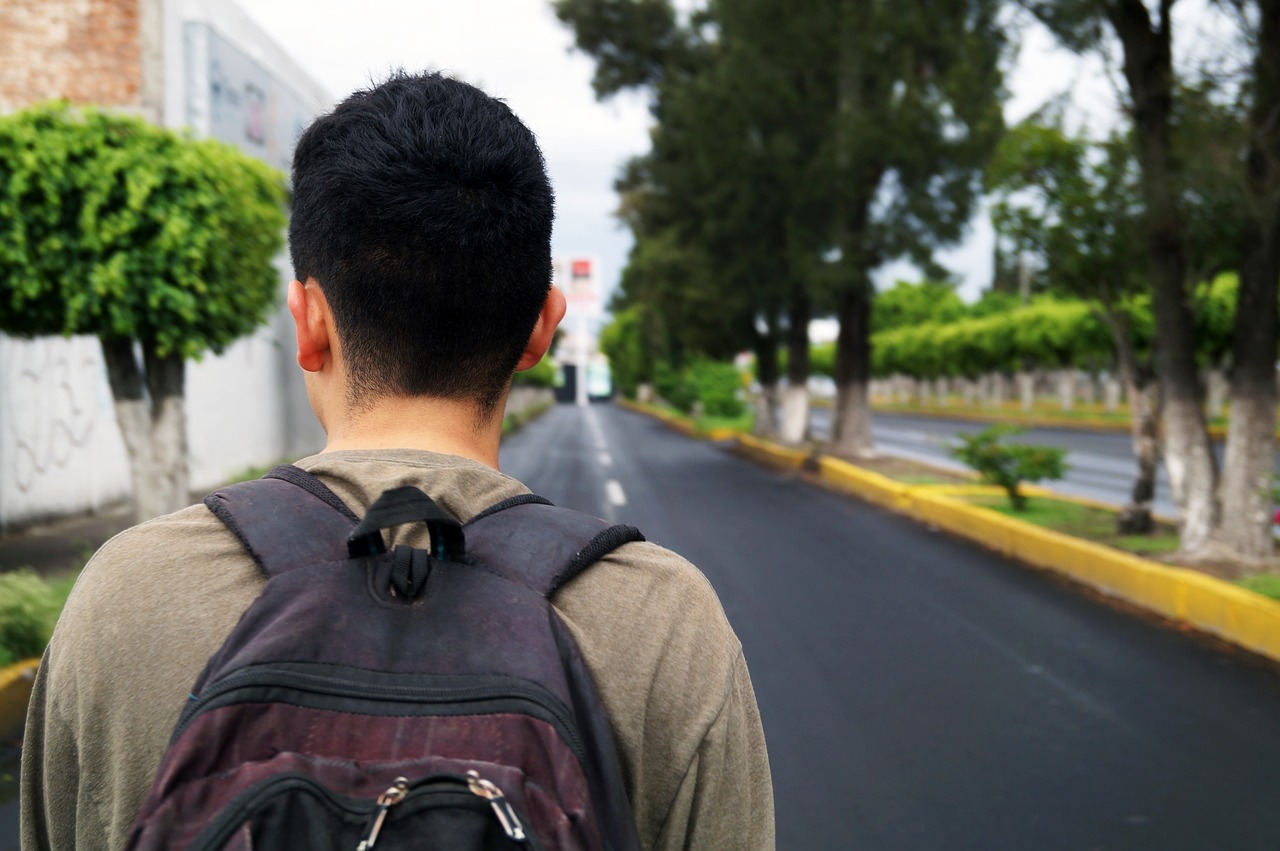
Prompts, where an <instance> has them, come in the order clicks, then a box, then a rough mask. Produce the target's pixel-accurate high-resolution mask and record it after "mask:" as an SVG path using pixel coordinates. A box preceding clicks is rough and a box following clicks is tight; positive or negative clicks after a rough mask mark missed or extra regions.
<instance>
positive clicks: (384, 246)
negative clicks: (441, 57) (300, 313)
mask: <svg viewBox="0 0 1280 851" xmlns="http://www.w3.org/2000/svg"><path fill="white" fill-rule="evenodd" d="M552 215H553V197H552V192H551V185H550V182H549V180H548V178H547V173H546V166H545V163H544V162H543V158H542V154H541V152H540V151H539V149H538V145H537V142H536V141H535V139H534V137H533V134H532V133H531V132H530V131H529V129H528V128H527V127H525V126H524V124H522V123H521V122H520V120H519V119H518V118H516V116H515V115H514V114H513V113H512V112H511V110H510V109H509V108H508V107H507V106H506V104H504V103H502V102H501V101H499V100H496V99H494V98H491V97H489V96H488V95H486V94H484V93H483V92H481V91H480V90H479V89H476V88H475V87H473V86H470V85H468V84H466V83H463V82H460V81H457V80H452V79H449V78H448V77H445V76H442V75H440V74H423V75H409V74H404V73H398V74H396V75H395V76H393V77H392V78H391V79H389V80H387V81H386V82H384V83H382V84H380V85H378V86H376V87H374V88H373V89H370V90H368V91H360V92H356V93H355V94H353V95H351V96H350V97H349V98H347V99H346V100H344V101H343V102H342V103H340V104H339V105H338V106H337V108H335V109H334V111H333V112H332V113H330V114H328V115H325V116H322V117H321V118H319V119H317V120H316V121H315V123H314V124H312V125H311V127H310V128H308V129H307V131H306V132H305V133H303V135H302V138H301V139H300V140H299V141H298V146H297V150H296V152H295V154H294V163H293V217H292V219H291V221H290V225H289V244H290V253H291V254H292V258H293V265H294V270H295V273H296V274H297V276H298V279H299V280H302V281H305V280H306V279H307V278H309V277H310V278H314V279H315V280H316V281H317V282H318V283H319V285H320V288H321V290H322V291H323V292H324V295H325V299H326V300H327V301H328V303H329V306H330V309H331V310H332V312H333V316H334V322H335V324H336V326H337V332H338V337H339V340H340V342H341V345H342V351H343V355H344V358H345V361H346V367H347V375H348V379H349V384H350V390H351V398H350V402H351V403H352V404H353V405H355V406H367V405H369V404H372V403H373V402H374V401H376V399H377V398H378V397H380V396H436V397H442V398H450V399H464V400H470V401H474V402H476V403H477V404H479V405H480V406H481V407H482V409H483V411H484V412H485V413H488V412H490V411H491V410H492V409H493V407H494V406H495V405H496V403H497V402H498V400H499V399H500V398H501V396H502V393H503V391H504V390H505V388H506V386H507V382H508V381H509V380H510V378H511V374H512V372H513V371H514V369H515V366H516V363H517V362H518V361H519V359H520V355H521V352H522V351H523V349H524V346H525V343H526V342H527V341H528V338H529V335H530V333H531V332H532V330H533V326H534V323H535V322H536V320H537V317H538V312H539V310H540V308H541V307H542V304H543V302H544V301H545V299H546V297H547V292H548V290H549V289H550V285H551V221H552Z"/></svg>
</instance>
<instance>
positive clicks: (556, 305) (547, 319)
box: [516, 287, 565, 372]
mask: <svg viewBox="0 0 1280 851" xmlns="http://www.w3.org/2000/svg"><path fill="white" fill-rule="evenodd" d="M564 312H565V301H564V293H562V292H560V290H559V288H557V287H552V288H551V290H550V291H549V292H548V293H547V300H546V301H545V302H543V303H542V310H541V312H539V313H538V321H537V323H535V324H534V326H533V333H532V334H530V335H529V342H528V343H527V344H525V347H524V354H522V355H521V356H520V362H519V363H518V364H516V372H519V371H520V370H522V369H529V368H531V367H535V366H537V365H538V362H539V361H541V360H542V356H543V355H545V354H546V353H547V349H549V348H551V341H552V340H554V339H555V336H556V327H557V326H558V325H559V324H560V320H561V319H564Z"/></svg>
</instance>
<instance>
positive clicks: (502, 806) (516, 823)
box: [467, 771, 526, 842]
mask: <svg viewBox="0 0 1280 851" xmlns="http://www.w3.org/2000/svg"><path fill="white" fill-rule="evenodd" d="M467 786H468V787H469V788H470V789H471V794H473V795H476V796H478V797H481V798H484V799H485V800H486V801H488V802H489V806H491V807H493V814H494V815H496V816H497V817H498V821H499V822H500V823H501V824H502V829H503V830H504V831H505V832H506V834H507V836H508V837H509V838H511V839H512V840H514V841H516V842H524V841H525V838H526V837H525V835H524V825H522V824H520V818H519V816H517V815H516V811H515V807H512V806H511V802H510V801H508V800H507V796H506V795H504V794H502V790H501V789H499V788H498V787H497V786H495V785H494V784H493V783H491V782H490V781H488V780H485V779H484V778H482V777H481V776H480V775H479V774H477V773H476V772H474V771H468V772H467Z"/></svg>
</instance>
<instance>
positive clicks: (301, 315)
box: [289, 278, 330, 372]
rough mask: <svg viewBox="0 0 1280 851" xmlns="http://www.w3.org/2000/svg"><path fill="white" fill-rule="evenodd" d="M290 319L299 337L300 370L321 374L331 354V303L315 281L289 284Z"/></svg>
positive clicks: (309, 279) (309, 280) (308, 280)
mask: <svg viewBox="0 0 1280 851" xmlns="http://www.w3.org/2000/svg"><path fill="white" fill-rule="evenodd" d="M289 315H290V316H292V317H293V324H294V328H295V329H296V330H297V333H298V366H300V367H302V368H303V369H305V370H306V371H307V372H319V371H320V368H321V367H322V366H324V362H325V358H326V356H327V355H328V354H329V349H330V341H329V322H328V315H329V311H328V303H327V302H326V301H325V299H324V293H323V292H321V291H320V286H319V285H318V284H317V283H316V282H315V280H313V279H311V278H308V279H307V283H306V284H303V283H302V282H301V281H293V282H291V283H290V284H289Z"/></svg>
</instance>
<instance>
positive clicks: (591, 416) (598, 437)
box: [587, 408, 609, 452]
mask: <svg viewBox="0 0 1280 851" xmlns="http://www.w3.org/2000/svg"><path fill="white" fill-rule="evenodd" d="M587 429H588V430H589V431H590V432H591V436H592V437H593V438H595V442H596V449H597V450H599V451H600V452H604V451H605V450H606V449H608V448H609V444H608V443H607V442H606V441H605V439H604V429H602V428H601V427H600V418H599V417H597V416H596V412H595V409H594V408H587Z"/></svg>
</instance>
